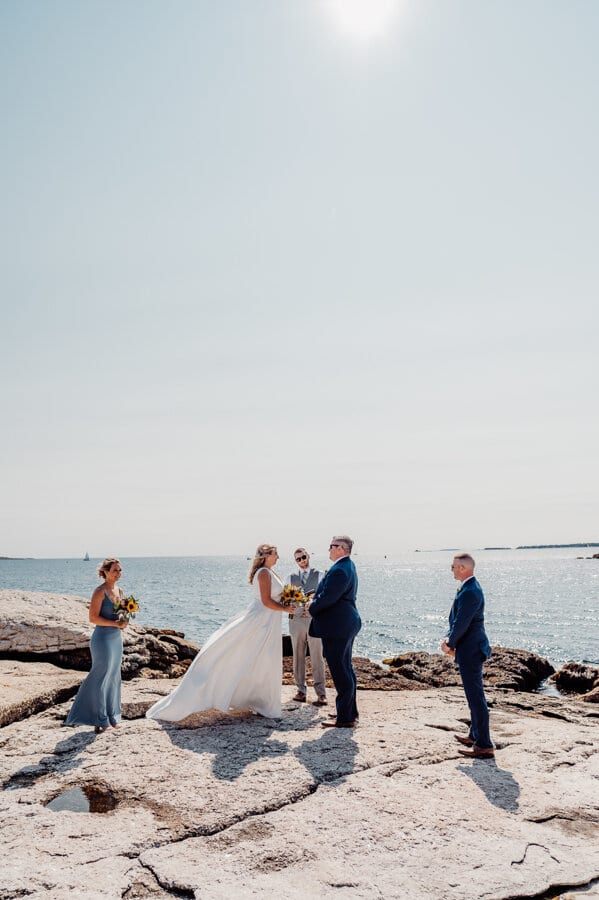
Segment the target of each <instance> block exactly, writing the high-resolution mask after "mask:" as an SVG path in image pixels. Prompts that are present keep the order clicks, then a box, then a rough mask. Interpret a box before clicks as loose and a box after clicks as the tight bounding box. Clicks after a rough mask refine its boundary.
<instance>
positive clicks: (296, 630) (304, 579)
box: [289, 547, 327, 706]
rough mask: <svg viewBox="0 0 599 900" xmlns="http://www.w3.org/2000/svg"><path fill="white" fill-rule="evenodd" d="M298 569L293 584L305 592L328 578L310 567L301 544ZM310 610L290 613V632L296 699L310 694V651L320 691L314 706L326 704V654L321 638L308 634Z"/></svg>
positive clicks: (297, 556) (298, 552)
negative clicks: (307, 661) (307, 657)
mask: <svg viewBox="0 0 599 900" xmlns="http://www.w3.org/2000/svg"><path fill="white" fill-rule="evenodd" d="M293 557H294V559H295V561H296V563H297V566H298V571H297V572H292V574H291V575H290V576H289V584H293V585H295V586H296V587H300V588H301V589H302V590H303V592H304V594H308V593H310V592H314V591H315V590H316V588H317V587H318V585H319V584H320V582H321V581H322V579H323V577H324V572H319V571H318V569H313V568H311V566H310V554H309V553H308V551H307V550H306V549H305V548H304V547H298V549H297V550H296V551H295V553H294V554H293ZM310 619H311V616H310V613H309V612H308V610H307V609H302V608H301V607H299V608H298V609H296V610H295V611H294V612H293V613H290V614H289V634H290V635H291V646H292V648H293V680H294V681H295V686H296V688H297V693H296V695H295V697H294V698H293V699H294V700H297V701H298V702H299V703H305V702H306V699H307V696H308V687H307V683H306V651H307V649H308V648H309V650H310V662H311V664H312V681H313V683H314V690H315V691H316V700H314V701H313V704H314V706H326V703H327V697H326V688H325V673H324V658H323V655H322V641H321V639H320V638H317V637H311V636H310V635H309V634H308V629H309V627H310Z"/></svg>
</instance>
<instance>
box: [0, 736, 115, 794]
mask: <svg viewBox="0 0 599 900" xmlns="http://www.w3.org/2000/svg"><path fill="white" fill-rule="evenodd" d="M97 737H98V735H97V734H95V733H94V732H93V731H84V732H79V733H78V734H72V735H70V736H69V737H68V738H66V739H65V740H64V741H59V742H58V744H57V745H56V747H55V748H54V752H53V753H52V754H51V755H50V756H42V758H41V759H40V760H39V762H37V763H36V764H35V765H33V766H24V767H23V768H22V769H19V771H18V772H15V773H14V775H11V776H10V778H9V779H8V780H7V781H6V782H5V784H4V787H5V788H18V787H29V786H30V785H33V784H35V783H36V781H39V779H40V778H44V777H45V776H46V775H48V773H49V772H55V773H57V774H62V773H64V772H69V771H71V769H76V768H77V767H78V766H80V765H81V762H82V754H83V751H84V750H85V749H86V748H87V747H89V745H90V744H92V743H93V742H94V741H95V740H96V738H97Z"/></svg>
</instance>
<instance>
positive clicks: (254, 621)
mask: <svg viewBox="0 0 599 900" xmlns="http://www.w3.org/2000/svg"><path fill="white" fill-rule="evenodd" d="M261 571H263V570H262V569H259V570H258V572H261ZM264 571H266V572H268V573H269V575H270V579H271V597H272V599H273V600H279V598H280V596H281V593H282V591H283V583H282V582H281V580H280V579H279V577H278V576H277V575H275V573H274V572H272V571H271V570H270V569H268V568H266V567H265V569H264ZM258 572H256V575H255V576H254V582H253V588H254V600H253V602H252V604H251V605H250V606H249V607H248V608H247V609H246V610H245V612H241V613H238V614H237V615H236V616H234V617H233V618H232V619H229V621H228V622H225V624H224V625H222V626H221V627H220V628H219V629H218V631H215V632H214V633H213V634H212V635H211V636H210V637H209V638H208V640H207V641H206V643H205V644H204V646H203V647H202V649H201V650H200V652H199V653H198V655H197V656H196V658H195V659H194V661H193V662H192V664H191V665H190V667H189V669H188V670H187V672H186V673H185V675H184V677H183V680H182V681H181V683H180V684H179V685H178V687H176V688H175V690H174V691H172V693H170V694H169V695H168V697H163V698H162V699H161V700H158V702H157V703H155V704H154V705H153V706H152V707H150V709H149V710H148V711H147V713H146V716H147V717H148V718H149V719H163V720H165V721H167V722H179V721H180V720H181V719H184V718H185V717H186V716H189V715H191V713H195V712H201V711H202V710H206V709H220V710H222V711H223V712H228V710H229V709H251V710H252V711H253V712H256V713H260V715H262V716H267V717H268V718H273V719H274V718H280V716H281V680H282V639H281V614H280V613H279V612H277V611H276V610H274V609H269V608H268V607H267V606H264V604H263V603H262V600H261V599H260V587H259V585H258Z"/></svg>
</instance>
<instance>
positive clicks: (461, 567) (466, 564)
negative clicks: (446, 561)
mask: <svg viewBox="0 0 599 900" xmlns="http://www.w3.org/2000/svg"><path fill="white" fill-rule="evenodd" d="M474 566H475V562H474V557H473V556H470V554H469V553H457V554H456V555H455V556H454V558H453V562H452V564H451V571H452V572H453V577H454V578H455V579H456V580H457V581H465V580H466V578H470V576H471V575H472V574H473V573H474Z"/></svg>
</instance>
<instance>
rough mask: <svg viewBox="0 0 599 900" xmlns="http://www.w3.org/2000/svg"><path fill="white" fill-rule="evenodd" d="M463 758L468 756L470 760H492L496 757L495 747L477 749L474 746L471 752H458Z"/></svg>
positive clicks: (474, 745)
mask: <svg viewBox="0 0 599 900" xmlns="http://www.w3.org/2000/svg"><path fill="white" fill-rule="evenodd" d="M458 753H461V754H462V756H468V757H469V758H470V759H492V758H493V757H494V756H495V750H494V749H493V747H477V746H476V744H473V745H472V749H471V750H458Z"/></svg>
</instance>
